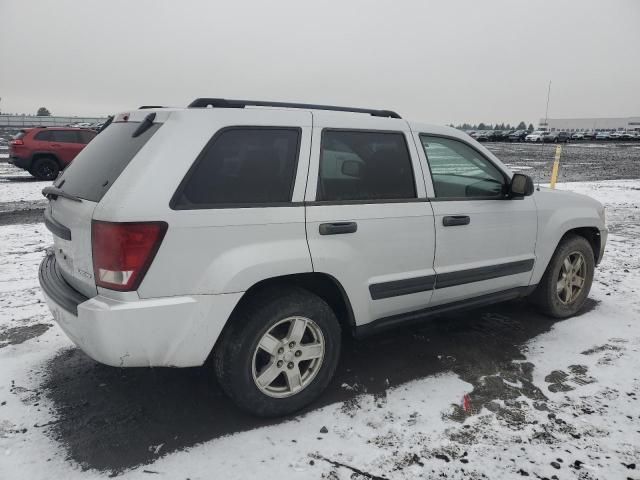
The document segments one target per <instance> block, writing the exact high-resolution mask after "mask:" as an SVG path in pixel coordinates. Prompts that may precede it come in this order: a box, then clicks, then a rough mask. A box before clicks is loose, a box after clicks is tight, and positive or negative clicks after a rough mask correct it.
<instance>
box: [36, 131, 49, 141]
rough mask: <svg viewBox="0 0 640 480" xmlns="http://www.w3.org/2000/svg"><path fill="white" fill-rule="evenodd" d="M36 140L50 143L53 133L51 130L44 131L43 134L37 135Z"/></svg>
mask: <svg viewBox="0 0 640 480" xmlns="http://www.w3.org/2000/svg"><path fill="white" fill-rule="evenodd" d="M34 138H35V140H38V141H39V142H49V141H51V138H52V136H51V131H50V130H44V131H42V132H38V133H36V136H35V137H34Z"/></svg>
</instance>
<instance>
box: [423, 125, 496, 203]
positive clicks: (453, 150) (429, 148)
mask: <svg viewBox="0 0 640 480" xmlns="http://www.w3.org/2000/svg"><path fill="white" fill-rule="evenodd" d="M420 140H421V143H422V148H424V152H425V154H426V156H427V161H428V162H429V168H430V170H431V179H432V181H433V188H434V190H435V194H436V197H437V198H465V197H473V198H478V197H480V198H499V197H502V196H503V192H504V185H505V178H504V176H503V175H502V173H501V172H500V171H499V170H498V169H497V168H496V167H495V166H494V165H493V164H492V163H491V162H490V161H489V160H487V159H486V158H485V157H484V156H482V155H481V154H480V153H479V152H478V151H476V150H475V149H473V148H471V147H470V146H469V145H467V144H466V143H464V142H461V141H459V140H454V139H450V138H443V137H434V136H430V135H420Z"/></svg>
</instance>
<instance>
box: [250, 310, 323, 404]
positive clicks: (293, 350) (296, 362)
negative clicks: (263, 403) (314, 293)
mask: <svg viewBox="0 0 640 480" xmlns="http://www.w3.org/2000/svg"><path fill="white" fill-rule="evenodd" d="M324 350H325V342H324V335H323V334H322V330H320V327H319V326H318V325H317V324H316V323H315V322H314V321H313V320H311V319H310V318H306V317H287V318H285V319H283V320H280V321H279V322H277V323H276V324H275V325H273V326H272V327H271V328H269V330H267V332H266V333H265V334H264V335H263V336H262V338H261V339H260V341H259V342H258V346H257V347H256V349H255V351H254V352H253V359H252V362H251V373H252V375H253V381H254V383H255V385H256V387H258V390H260V391H261V392H262V393H264V394H265V395H268V396H269V397H274V398H284V397H289V396H291V395H295V394H297V393H300V392H301V391H302V390H304V389H305V388H306V387H307V386H309V384H310V383H311V382H312V381H313V379H314V378H315V377H316V375H317V374H318V371H319V370H320V367H321V366H322V361H323V359H324Z"/></svg>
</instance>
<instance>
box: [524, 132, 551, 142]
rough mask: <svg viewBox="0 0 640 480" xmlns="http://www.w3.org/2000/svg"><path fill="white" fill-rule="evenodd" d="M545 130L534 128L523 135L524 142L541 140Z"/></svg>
mask: <svg viewBox="0 0 640 480" xmlns="http://www.w3.org/2000/svg"><path fill="white" fill-rule="evenodd" d="M546 133H547V132H546V131H544V130H536V131H535V132H532V133H530V134H528V135H527V136H526V137H524V141H525V142H542V136H543V135H544V134H546Z"/></svg>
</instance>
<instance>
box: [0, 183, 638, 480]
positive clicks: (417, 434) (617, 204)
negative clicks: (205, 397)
mask: <svg viewBox="0 0 640 480" xmlns="http://www.w3.org/2000/svg"><path fill="white" fill-rule="evenodd" d="M558 188H563V189H568V190H573V191H576V192H580V193H586V194H589V195H591V196H594V197H595V198H597V199H599V200H601V201H602V202H603V203H605V205H606V207H607V218H608V223H609V227H610V230H611V233H610V237H609V243H608V246H607V252H606V255H605V259H604V261H603V263H602V264H601V266H600V267H599V268H598V270H597V272H596V279H595V281H594V285H593V289H592V294H591V297H592V298H593V299H595V300H596V302H598V303H597V305H596V306H595V308H593V309H592V310H590V311H589V312H587V313H585V314H583V315H581V316H579V317H576V318H573V319H568V320H565V321H562V322H557V323H555V324H554V325H553V327H552V328H551V330H550V331H548V332H546V333H543V334H540V335H538V336H536V337H535V338H533V339H532V340H530V341H529V342H528V343H527V344H526V345H525V346H524V347H523V348H522V349H521V350H522V352H521V353H522V357H521V358H519V359H516V360H513V361H511V362H510V363H509V364H508V365H504V366H502V367H501V369H500V370H499V371H498V372H497V373H496V374H495V375H489V376H486V377H483V378H480V379H478V382H474V384H471V383H468V382H467V381H464V380H463V379H462V378H460V377H459V376H458V375H456V374H455V373H454V371H455V368H452V369H451V371H449V372H445V373H442V374H439V375H436V376H429V377H426V378H422V379H417V380H414V381H411V382H409V383H406V384H403V385H400V386H398V387H395V388H392V389H389V390H387V392H386V395H383V396H380V395H375V396H374V395H369V394H367V393H363V394H361V395H359V396H358V397H356V398H355V399H354V400H352V401H347V402H345V403H338V404H333V405H329V406H326V407H323V408H319V409H317V410H314V411H312V412H310V413H308V414H306V415H304V416H299V417H296V418H294V419H293V420H289V421H286V422H284V423H280V424H276V425H272V426H268V427H262V428H257V429H253V430H249V431H245V432H242V433H237V434H234V435H230V436H227V437H223V438H219V439H216V440H212V441H208V442H205V443H202V444H199V445H196V446H193V447H191V448H188V449H186V450H184V451H179V452H174V453H169V454H166V455H163V452H162V445H150V446H149V447H150V448H151V449H152V450H153V451H155V452H157V455H158V459H157V460H156V461H155V462H153V463H152V464H150V465H144V466H139V467H135V468H133V469H131V470H127V471H125V472H123V473H122V475H123V476H124V477H126V478H131V479H147V480H148V479H149V478H154V477H155V476H157V477H158V478H171V479H174V478H180V479H185V478H190V479H192V480H195V479H210V478H225V479H232V478H239V479H240V478H241V479H246V478H254V477H260V478H276V477H280V478H287V479H289V478H291V479H312V478H313V479H315V478H329V479H366V478H369V479H370V478H374V479H376V478H388V479H395V478H399V479H405V478H406V479H418V478H435V477H438V478H491V479H496V478H517V477H520V476H530V477H532V478H558V479H564V478H568V479H577V478H580V479H594V478H603V479H610V478H611V479H612V478H640V472H639V470H640V465H637V464H638V461H639V459H640V322H638V317H639V314H640V295H639V291H640V269H639V267H640V258H639V257H638V254H637V252H638V251H639V248H640V235H639V233H640V232H639V227H638V224H639V223H640V210H639V207H638V206H639V205H640V181H638V180H629V181H604V182H595V183H587V182H584V183H570V184H564V185H559V186H558ZM50 241H51V238H50V235H49V233H48V232H47V230H46V229H45V228H44V227H43V226H42V225H41V224H36V225H8V226H2V227H0V245H2V252H3V253H2V256H1V257H0V479H3V480H4V479H8V480H13V479H22V478H28V479H50V478H66V479H69V480H72V479H76V478H82V479H85V478H89V479H93V478H105V477H107V475H108V474H109V472H100V471H96V470H88V471H85V470H83V469H82V468H81V466H79V465H77V464H74V463H73V462H72V461H69V460H67V459H66V453H65V450H64V448H63V446H62V445H61V444H60V443H59V442H58V441H57V440H56V439H55V438H52V435H51V432H50V430H48V428H49V425H51V424H55V422H56V421H58V418H57V415H58V412H56V411H55V410H54V409H53V406H52V404H51V401H50V400H49V399H48V398H47V397H46V396H43V395H39V394H36V393H34V392H37V391H38V388H39V387H40V384H41V382H42V378H41V376H42V375H44V370H45V365H46V362H47V361H48V360H49V359H51V358H52V357H54V356H55V355H56V354H57V353H59V352H60V351H61V350H63V349H67V348H69V347H71V343H70V341H69V340H68V339H67V338H66V337H65V336H64V334H62V332H61V331H60V329H59V328H58V327H57V326H56V325H54V324H53V321H52V320H51V317H50V315H49V314H48V312H47V310H46V307H45V306H44V305H43V303H42V296H41V294H40V292H39V290H38V288H37V265H38V264H39V262H40V259H41V257H42V255H43V250H44V249H45V248H46V246H47V245H48V244H49V242H50ZM16 327H30V328H28V329H26V330H25V329H24V328H20V329H19V332H20V333H19V334H16V330H12V329H16ZM496 386H498V387H499V388H498V390H500V392H501V395H500V396H499V397H498V398H493V397H491V398H487V397H486V392H487V390H488V389H489V388H492V389H494V390H495V389H496ZM466 393H468V394H469V400H470V403H469V404H467V407H468V408H467V409H464V408H461V407H462V405H461V403H460V400H461V399H462V398H463V395H464V394H466ZM185 394H187V395H188V392H186V393H185ZM483 395H485V396H483ZM107 420H108V419H107ZM323 427H326V429H327V431H326V433H322V432H321V430H322V431H324V430H323ZM95 435H100V432H99V431H96V432H95ZM266 472H268V473H266Z"/></svg>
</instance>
